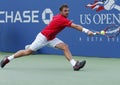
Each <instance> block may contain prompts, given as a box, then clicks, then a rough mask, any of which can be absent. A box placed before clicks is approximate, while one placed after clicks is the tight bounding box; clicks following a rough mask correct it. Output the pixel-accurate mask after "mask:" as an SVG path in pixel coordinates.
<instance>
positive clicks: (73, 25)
mask: <svg viewBox="0 0 120 85" xmlns="http://www.w3.org/2000/svg"><path fill="white" fill-rule="evenodd" d="M70 27H71V28H74V29H77V30H79V31H81V32H84V33H87V34H88V35H90V36H92V35H94V33H93V32H92V31H90V30H89V29H86V28H84V27H82V26H80V25H77V24H75V23H72V24H71V25H70Z"/></svg>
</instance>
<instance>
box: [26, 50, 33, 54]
mask: <svg viewBox="0 0 120 85" xmlns="http://www.w3.org/2000/svg"><path fill="white" fill-rule="evenodd" d="M32 52H33V51H32V50H30V49H26V50H24V53H25V55H30V54H32Z"/></svg>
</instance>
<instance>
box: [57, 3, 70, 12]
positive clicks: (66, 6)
mask: <svg viewBox="0 0 120 85" xmlns="http://www.w3.org/2000/svg"><path fill="white" fill-rule="evenodd" d="M63 8H69V7H68V5H67V4H63V5H61V6H60V8H59V11H62V10H63Z"/></svg>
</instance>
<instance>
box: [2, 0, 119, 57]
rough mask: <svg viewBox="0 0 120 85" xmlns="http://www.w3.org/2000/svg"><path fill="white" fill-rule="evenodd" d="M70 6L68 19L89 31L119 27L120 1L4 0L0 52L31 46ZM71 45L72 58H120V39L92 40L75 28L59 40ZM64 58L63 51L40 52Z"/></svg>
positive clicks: (95, 37) (100, 37) (14, 50)
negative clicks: (56, 16) (51, 22)
mask: <svg viewBox="0 0 120 85" xmlns="http://www.w3.org/2000/svg"><path fill="white" fill-rule="evenodd" d="M62 4H68V6H69V8H70V14H69V19H70V20H72V21H73V22H74V23H76V24H80V25H82V26H84V27H86V28H88V29H90V30H97V31H100V30H102V29H104V28H105V27H107V26H109V25H111V24H117V25H120V1H119V0H74V1H73V0H71V1H70V0H56V1H55V0H54V1H52V0H51V1H50V0H35V1H34V0H20V1H16V0H9V1H8V0H3V1H0V51H5V52H16V51H18V50H20V49H24V47H25V45H27V44H31V43H32V41H33V40H34V39H35V37H36V35H37V34H38V33H39V32H40V31H41V30H42V29H44V27H45V26H46V25H47V24H49V22H50V21H51V20H52V17H53V16H54V15H56V14H58V13H59V7H60V6H61V5H62ZM57 37H58V38H60V39H61V40H63V41H64V42H65V43H67V44H68V45H69V48H70V50H71V52H72V54H73V55H77V56H96V57H120V56H119V50H120V36H118V37H116V38H107V37H104V36H101V35H99V36H94V37H89V36H87V35H86V34H84V33H82V32H79V31H77V30H75V29H72V28H66V29H65V30H63V31H62V32H61V33H60V34H58V36H57ZM38 52H39V53H47V54H63V53H62V52H61V51H60V50H56V49H52V48H49V47H44V48H42V49H40V50H39V51H38Z"/></svg>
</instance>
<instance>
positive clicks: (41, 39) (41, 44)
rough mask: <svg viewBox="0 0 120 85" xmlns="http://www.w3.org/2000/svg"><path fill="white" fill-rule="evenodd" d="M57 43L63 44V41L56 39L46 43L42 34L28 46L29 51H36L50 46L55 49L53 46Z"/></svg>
mask: <svg viewBox="0 0 120 85" xmlns="http://www.w3.org/2000/svg"><path fill="white" fill-rule="evenodd" d="M59 43H63V41H62V40H60V39H58V38H54V39H53V40H50V41H48V40H47V38H46V37H45V36H44V35H43V34H41V33H39V34H38V35H37V37H36V39H35V40H34V41H33V42H32V44H31V45H30V47H29V49H31V50H33V51H37V50H39V49H40V48H42V47H44V46H50V47H53V48H55V46H56V45H57V44H59Z"/></svg>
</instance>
